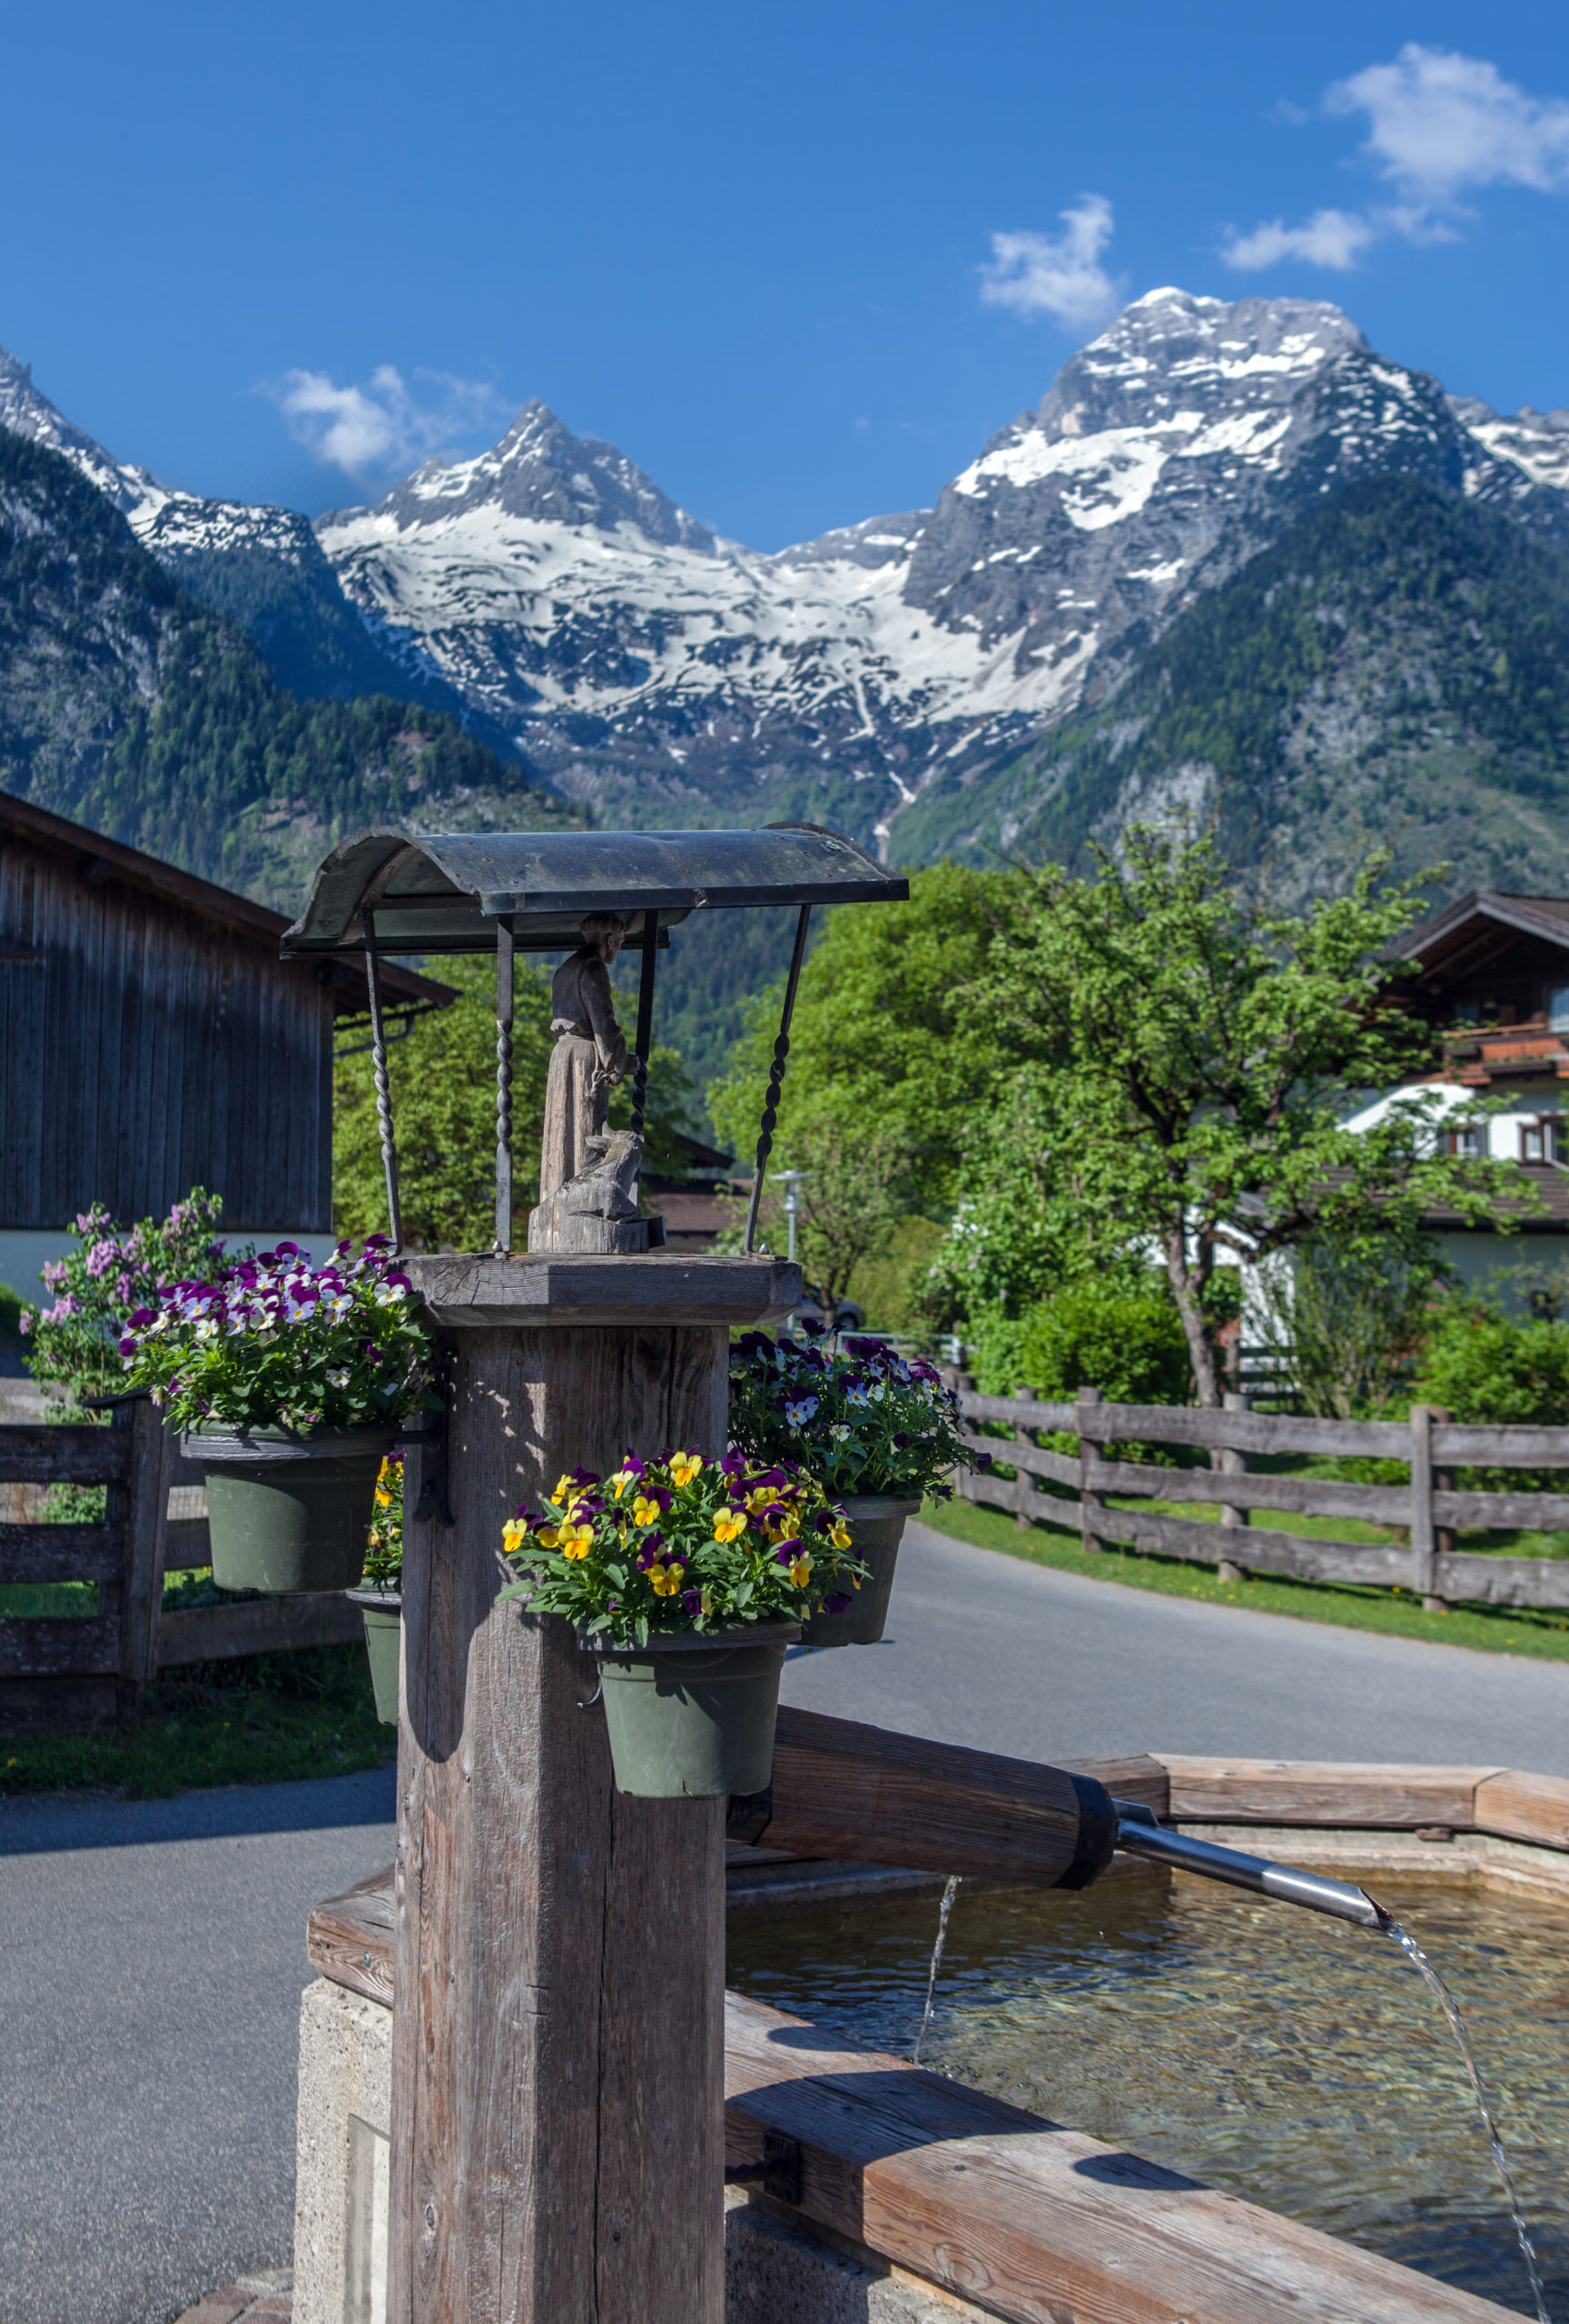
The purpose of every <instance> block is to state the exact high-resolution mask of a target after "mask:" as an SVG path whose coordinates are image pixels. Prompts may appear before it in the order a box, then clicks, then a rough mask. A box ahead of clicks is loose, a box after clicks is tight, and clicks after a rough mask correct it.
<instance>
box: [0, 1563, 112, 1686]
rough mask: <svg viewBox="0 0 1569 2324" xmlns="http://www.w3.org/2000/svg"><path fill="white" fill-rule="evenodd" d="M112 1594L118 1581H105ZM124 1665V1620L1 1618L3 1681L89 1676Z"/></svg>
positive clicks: (46, 1616) (0, 1673) (104, 1587)
mask: <svg viewBox="0 0 1569 2324" xmlns="http://www.w3.org/2000/svg"><path fill="white" fill-rule="evenodd" d="M99 1586H100V1588H101V1589H102V1590H104V1591H105V1592H107V1591H108V1590H111V1589H112V1588H113V1584H112V1583H101V1584H100V1585H99ZM119 1667H120V1619H119V1615H118V1614H117V1613H113V1614H88V1615H84V1616H83V1617H82V1619H81V1620H75V1621H74V1620H72V1619H71V1618H70V1617H69V1616H68V1615H54V1614H39V1615H12V1614H8V1615H0V1679H56V1678H67V1677H70V1678H87V1677H91V1676H94V1675H95V1674H99V1673H102V1672H105V1671H107V1672H113V1671H117V1670H118V1669H119Z"/></svg>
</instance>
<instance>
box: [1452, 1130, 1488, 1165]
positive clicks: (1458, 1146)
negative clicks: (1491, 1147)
mask: <svg viewBox="0 0 1569 2324" xmlns="http://www.w3.org/2000/svg"><path fill="white" fill-rule="evenodd" d="M1446 1140H1447V1143H1448V1147H1449V1151H1450V1153H1451V1154H1464V1155H1465V1156H1467V1157H1469V1158H1470V1160H1472V1161H1473V1162H1477V1161H1480V1160H1481V1158H1482V1157H1483V1156H1484V1155H1485V1153H1486V1151H1487V1132H1486V1128H1485V1126H1484V1125H1483V1124H1482V1123H1481V1122H1457V1123H1456V1126H1455V1128H1453V1129H1451V1130H1448V1131H1446Z"/></svg>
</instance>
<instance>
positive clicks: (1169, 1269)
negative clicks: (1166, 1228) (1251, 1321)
mask: <svg viewBox="0 0 1569 2324" xmlns="http://www.w3.org/2000/svg"><path fill="white" fill-rule="evenodd" d="M1166 1279H1167V1281H1168V1282H1169V1284H1170V1285H1171V1296H1172V1298H1173V1299H1175V1301H1176V1302H1177V1313H1178V1314H1179V1315H1180V1316H1181V1318H1182V1329H1183V1332H1184V1333H1185V1334H1186V1336H1187V1340H1188V1360H1189V1363H1190V1364H1192V1366H1193V1384H1194V1386H1195V1387H1196V1388H1197V1389H1198V1391H1199V1403H1200V1404H1202V1405H1203V1406H1204V1407H1205V1409H1206V1410H1207V1411H1209V1412H1219V1409H1220V1374H1219V1369H1218V1368H1217V1365H1216V1363H1215V1351H1214V1349H1213V1347H1211V1345H1210V1344H1209V1333H1208V1332H1207V1331H1206V1329H1205V1326H1204V1310H1203V1307H1202V1305H1200V1303H1199V1294H1198V1291H1197V1289H1196V1288H1195V1286H1194V1283H1193V1271H1192V1269H1191V1268H1190V1267H1189V1265H1188V1250H1187V1242H1186V1238H1185V1236H1184V1235H1183V1232H1182V1229H1181V1228H1180V1227H1178V1228H1177V1229H1176V1230H1175V1232H1173V1233H1172V1234H1169V1235H1168V1236H1167V1237H1166Z"/></svg>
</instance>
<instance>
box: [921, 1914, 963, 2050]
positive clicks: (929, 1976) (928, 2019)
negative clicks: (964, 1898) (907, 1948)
mask: <svg viewBox="0 0 1569 2324" xmlns="http://www.w3.org/2000/svg"><path fill="white" fill-rule="evenodd" d="M958 1894H959V1876H958V1874H957V1873H955V1874H954V1875H953V1876H952V1878H951V1879H950V1880H949V1882H948V1884H947V1886H946V1887H945V1888H944V1889H943V1891H942V1903H941V1904H940V1905H938V1907H937V1936H936V1941H935V1943H934V1944H933V1947H932V1966H931V1967H930V1968H929V1969H928V1971H927V1972H926V2006H925V2008H924V2009H923V2011H922V2013H921V2031H920V2033H917V2034H916V2036H915V2047H914V2048H913V2050H912V2051H911V2053H910V2056H911V2060H912V2063H913V2064H915V2065H919V2064H920V2063H921V2044H922V2043H923V2042H924V2041H925V2039H926V2034H927V2031H928V2029H929V2028H930V2026H931V2024H932V2004H933V2002H934V2001H935V2000H936V1998H937V1972H938V1970H939V1969H940V1968H941V1967H942V1947H943V1946H944V1945H946V1944H947V1942H948V1915H949V1914H950V1913H951V1912H952V1910H953V1899H954V1897H955V1896H957V1895H958Z"/></svg>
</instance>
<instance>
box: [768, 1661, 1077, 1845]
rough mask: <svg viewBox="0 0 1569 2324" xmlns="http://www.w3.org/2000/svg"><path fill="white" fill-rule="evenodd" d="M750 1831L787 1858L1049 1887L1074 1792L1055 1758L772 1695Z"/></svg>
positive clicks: (1068, 1840)
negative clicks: (773, 1726) (984, 1746)
mask: <svg viewBox="0 0 1569 2324" xmlns="http://www.w3.org/2000/svg"><path fill="white" fill-rule="evenodd" d="M759 1837H760V1838H761V1839H762V1840H763V1841H764V1843H765V1845H766V1846H769V1847H771V1848H785V1849H786V1850H787V1851H788V1852H789V1853H790V1855H792V1856H844V1857H850V1858H853V1859H854V1860H855V1861H856V1862H860V1863H865V1864H892V1865H899V1866H908V1867H909V1868H910V1869H911V1870H913V1871H922V1870H928V1871H933V1872H943V1873H954V1872H957V1873H962V1874H968V1875H970V1876H972V1877H975V1878H979V1879H984V1880H1002V1881H1013V1880H1017V1881H1020V1882H1021V1883H1024V1884H1039V1885H1041V1886H1046V1887H1050V1886H1051V1885H1052V1884H1053V1883H1054V1882H1055V1881H1057V1880H1059V1879H1061V1876H1062V1874H1063V1873H1064V1872H1065V1871H1067V1869H1068V1867H1069V1866H1070V1865H1071V1864H1072V1862H1073V1860H1074V1856H1075V1854H1076V1852H1077V1850H1078V1847H1079V1838H1080V1811H1079V1800H1078V1797H1077V1795H1076V1793H1075V1791H1074V1788H1073V1785H1072V1782H1071V1777H1069V1775H1068V1774H1067V1773H1066V1772H1065V1771H1064V1770H1063V1769H1061V1768H1051V1767H1044V1766H1037V1765H1036V1764H1035V1763H1033V1762H1032V1761H1030V1760H1026V1759H1007V1758H1002V1756H1001V1755H1000V1754H998V1753H996V1752H993V1751H971V1750H964V1749H962V1748H959V1747H958V1746H956V1745H954V1744H951V1743H934V1742H932V1741H930V1740H929V1739H928V1738H925V1737H923V1736H917V1735H898V1734H893V1733H891V1732H890V1731H889V1730H888V1729H886V1728H880V1727H863V1726H860V1725H858V1724H857V1723H856V1722H854V1720H851V1719H847V1718H824V1716H823V1715H822V1714H821V1713H819V1712H817V1711H809V1710H798V1709H794V1707H793V1706H791V1705H788V1704H782V1705H781V1706H780V1710H779V1724H778V1728H777V1730H776V1733H775V1745H774V1805H773V1814H772V1817H770V1820H769V1822H768V1823H767V1825H766V1826H765V1828H764V1830H763V1831H762V1833H761V1834H760V1835H759Z"/></svg>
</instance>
